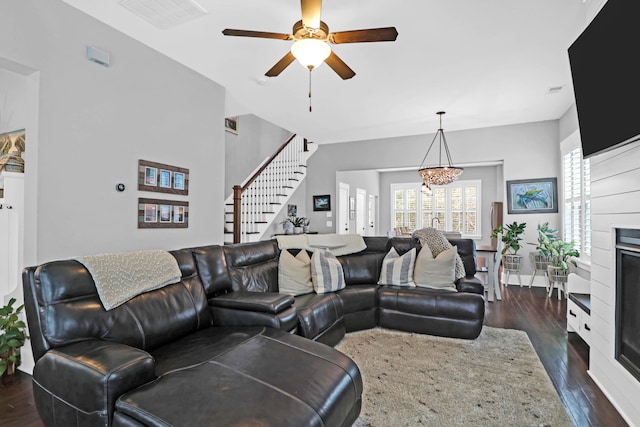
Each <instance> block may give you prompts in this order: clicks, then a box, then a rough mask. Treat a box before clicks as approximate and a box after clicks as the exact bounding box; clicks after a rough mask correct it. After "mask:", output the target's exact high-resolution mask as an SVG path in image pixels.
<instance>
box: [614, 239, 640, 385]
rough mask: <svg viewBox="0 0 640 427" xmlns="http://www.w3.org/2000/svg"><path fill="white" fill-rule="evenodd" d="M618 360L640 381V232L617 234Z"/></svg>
mask: <svg viewBox="0 0 640 427" xmlns="http://www.w3.org/2000/svg"><path fill="white" fill-rule="evenodd" d="M615 325H616V337H615V338H616V339H615V358H616V360H617V361H618V362H619V363H620V364H621V365H622V366H624V368H625V369H626V370H627V371H629V372H630V373H631V374H632V375H633V376H634V377H635V378H636V379H637V380H638V381H640V229H623V228H619V229H617V230H616V323H615Z"/></svg>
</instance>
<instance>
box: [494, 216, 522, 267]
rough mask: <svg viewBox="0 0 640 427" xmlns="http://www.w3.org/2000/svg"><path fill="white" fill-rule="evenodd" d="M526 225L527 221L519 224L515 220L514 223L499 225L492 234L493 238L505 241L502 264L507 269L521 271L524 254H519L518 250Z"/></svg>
mask: <svg viewBox="0 0 640 427" xmlns="http://www.w3.org/2000/svg"><path fill="white" fill-rule="evenodd" d="M526 227H527V224H526V223H522V224H518V223H517V222H515V221H514V222H513V224H506V225H505V226H502V225H501V226H499V227H497V228H496V229H494V230H493V233H492V234H491V237H492V238H494V239H497V238H500V240H502V243H504V247H503V248H502V264H503V266H504V268H505V269H506V270H509V271H520V262H521V260H522V255H518V251H519V250H520V248H521V247H522V246H521V245H520V241H521V240H522V235H523V234H524V229H525V228H526ZM500 236H502V237H500Z"/></svg>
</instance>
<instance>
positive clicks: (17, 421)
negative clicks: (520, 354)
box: [0, 286, 627, 427]
mask: <svg viewBox="0 0 640 427" xmlns="http://www.w3.org/2000/svg"><path fill="white" fill-rule="evenodd" d="M486 307H487V311H486V316H485V324H486V325H487V326H493V327H497V328H508V329H520V330H523V331H526V332H527V333H528V335H529V339H530V340H531V342H532V343H533V346H534V348H535V349H536V352H537V353H538V356H539V357H540V360H541V361H542V364H543V365H544V367H545V369H546V370H547V372H548V374H549V377H550V378H551V380H552V382H553V384H554V385H555V387H556V390H558V394H559V395H560V398H561V400H562V402H563V403H564V405H565V407H566V408H567V412H568V414H569V416H570V418H571V419H572V421H573V422H574V424H575V425H576V426H579V427H583V426H603V427H616V426H627V424H626V423H625V421H624V420H623V419H622V417H621V416H620V415H619V414H618V412H617V411H616V410H615V408H614V407H613V406H612V405H611V403H610V402H609V401H608V400H607V398H606V397H605V396H604V394H603V393H602V392H601V391H600V389H599V388H598V387H597V386H596V385H595V383H594V382H593V381H592V380H591V378H590V377H589V375H588V374H587V368H588V366H589V347H588V346H587V345H586V344H585V343H584V342H583V341H582V340H581V339H580V338H579V337H578V336H577V335H576V334H568V333H567V331H566V317H565V316H566V309H567V303H566V300H561V301H558V300H557V299H556V295H555V293H554V295H553V298H547V297H546V294H545V292H544V289H542V288H533V289H528V288H526V287H525V288H520V287H515V286H510V287H509V288H507V289H505V290H504V292H503V300H502V301H498V302H494V303H486ZM42 425H43V424H42V423H41V422H40V420H39V418H38V415H37V413H36V409H35V406H34V403H33V397H32V392H31V377H30V376H29V375H27V374H23V373H17V374H16V375H14V376H12V377H4V378H2V380H1V381H0V426H2V427H27V426H28V427H38V426H42Z"/></svg>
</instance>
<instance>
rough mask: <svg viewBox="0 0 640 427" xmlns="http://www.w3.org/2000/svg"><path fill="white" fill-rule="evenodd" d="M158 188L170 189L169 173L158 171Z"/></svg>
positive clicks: (164, 170) (163, 170)
mask: <svg viewBox="0 0 640 427" xmlns="http://www.w3.org/2000/svg"><path fill="white" fill-rule="evenodd" d="M159 185H160V187H162V188H171V171H168V170H166V169H160V184H159Z"/></svg>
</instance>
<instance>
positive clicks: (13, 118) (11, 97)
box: [0, 64, 27, 133]
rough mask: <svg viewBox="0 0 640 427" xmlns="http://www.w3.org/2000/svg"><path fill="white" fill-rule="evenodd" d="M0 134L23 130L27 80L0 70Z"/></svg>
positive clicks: (2, 69) (11, 72)
mask: <svg viewBox="0 0 640 427" xmlns="http://www.w3.org/2000/svg"><path fill="white" fill-rule="evenodd" d="M1 67H2V65H1V64H0V133H5V132H10V131H13V130H19V129H24V128H25V126H26V122H27V80H26V78H25V76H23V75H22V74H18V73H15V72H13V71H9V70H7V69H4V68H1Z"/></svg>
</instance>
